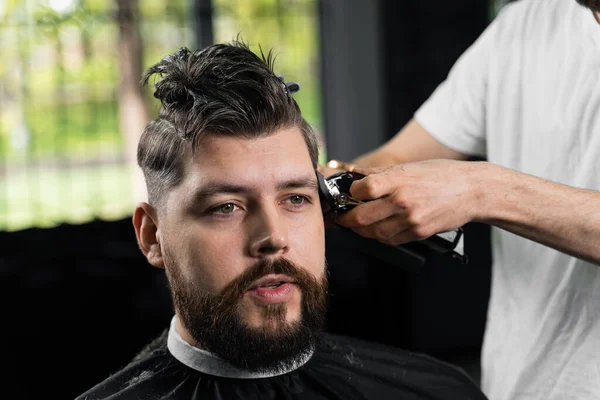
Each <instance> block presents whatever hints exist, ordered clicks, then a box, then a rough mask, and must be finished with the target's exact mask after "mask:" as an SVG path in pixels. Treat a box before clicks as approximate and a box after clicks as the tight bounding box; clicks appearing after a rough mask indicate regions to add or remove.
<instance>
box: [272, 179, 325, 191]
mask: <svg viewBox="0 0 600 400" xmlns="http://www.w3.org/2000/svg"><path fill="white" fill-rule="evenodd" d="M284 189H313V190H318V189H319V184H318V182H317V179H316V177H315V178H300V179H291V180H289V181H284V182H281V183H279V184H278V185H277V190H284Z"/></svg>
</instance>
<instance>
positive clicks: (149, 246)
mask: <svg viewBox="0 0 600 400" xmlns="http://www.w3.org/2000/svg"><path fill="white" fill-rule="evenodd" d="M133 226H134V228H135V236H136V237H137V241H138V245H139V246H140V250H141V251H142V253H144V255H145V256H146V259H147V260H148V262H149V263H150V264H152V265H154V266H155V267H158V268H164V267H165V263H164V259H163V252H162V247H161V243H160V240H159V238H158V218H157V214H156V210H155V209H154V207H152V206H151V205H150V204H148V203H144V202H142V203H139V204H138V205H137V206H136V207H135V211H134V212H133Z"/></svg>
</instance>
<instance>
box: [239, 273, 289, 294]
mask: <svg viewBox="0 0 600 400" xmlns="http://www.w3.org/2000/svg"><path fill="white" fill-rule="evenodd" d="M283 283H294V280H293V279H292V278H291V277H289V276H288V275H283V274H278V275H273V274H271V275H266V276H263V277H262V278H260V279H258V280H256V281H254V282H253V283H252V284H251V285H250V287H249V288H248V291H250V290H256V289H258V288H260V287H268V286H279V285H281V284H283Z"/></svg>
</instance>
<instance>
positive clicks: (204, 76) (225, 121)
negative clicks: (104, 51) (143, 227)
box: [137, 40, 319, 205]
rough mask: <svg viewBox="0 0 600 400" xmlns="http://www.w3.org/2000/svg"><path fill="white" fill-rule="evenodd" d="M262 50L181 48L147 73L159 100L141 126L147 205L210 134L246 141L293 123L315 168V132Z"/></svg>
mask: <svg viewBox="0 0 600 400" xmlns="http://www.w3.org/2000/svg"><path fill="white" fill-rule="evenodd" d="M260 53H261V55H260V57H259V56H258V55H256V54H254V53H253V52H252V51H251V50H250V49H249V47H248V45H247V44H245V43H243V42H241V41H239V40H235V41H233V42H232V43H230V44H215V45H212V46H209V47H207V48H205V49H203V50H197V51H194V52H191V51H190V50H188V49H187V48H181V49H180V50H179V51H177V52H175V53H173V54H169V55H167V56H166V57H164V58H163V59H162V60H161V61H160V62H158V63H157V64H155V65H153V66H152V67H150V68H149V69H148V70H147V71H146V72H145V74H144V77H143V78H142V85H145V84H146V83H147V82H148V80H149V79H150V78H151V77H152V76H153V75H159V76H160V78H159V79H158V80H157V81H156V82H155V85H154V86H155V89H156V90H155V91H154V97H155V98H157V99H159V100H160V102H161V107H160V110H159V113H158V118H156V119H155V120H153V121H151V122H150V123H149V124H148V125H147V126H146V128H145V129H144V132H143V133H142V136H141V138H140V142H139V145H138V150H137V162H138V165H139V166H140V167H141V169H142V171H143V172H144V176H145V179H146V186H147V189H148V201H149V202H150V204H155V205H156V204H158V203H160V202H161V200H162V198H163V196H164V195H165V194H166V192H167V191H168V190H169V189H171V188H173V187H175V186H177V185H178V184H179V183H180V182H181V181H182V178H183V173H184V165H185V163H184V158H185V157H186V156H189V154H192V155H193V154H194V152H195V150H196V148H197V146H198V145H199V143H200V142H201V140H202V139H203V138H205V137H206V136H207V135H210V136H227V137H240V138H247V139H251V138H259V137H264V136H269V135H272V134H274V133H275V132H277V131H278V130H280V129H285V128H290V127H298V128H299V129H300V131H301V132H302V135H303V136H304V141H305V142H306V146H307V147H308V152H309V154H310V158H311V161H312V163H313V167H314V168H315V169H316V168H317V163H318V156H319V149H318V141H317V138H316V136H315V133H314V131H313V130H312V128H311V127H310V125H308V123H307V122H306V121H305V120H304V119H303V117H302V114H301V112H300V108H299V107H298V104H297V103H296V101H295V100H294V99H293V98H292V96H291V92H290V90H289V88H288V87H287V85H286V84H285V82H284V81H283V79H281V78H280V77H278V76H277V75H275V73H274V71H273V64H274V57H273V55H272V52H271V51H269V53H268V54H267V56H265V55H264V53H263V52H262V49H261V51H260Z"/></svg>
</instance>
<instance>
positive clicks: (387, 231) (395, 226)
mask: <svg viewBox="0 0 600 400" xmlns="http://www.w3.org/2000/svg"><path fill="white" fill-rule="evenodd" d="M407 229H410V225H408V224H407V223H406V222H405V218H404V217H403V216H400V215H394V216H392V217H389V218H386V219H384V220H381V221H378V222H376V223H374V224H371V225H369V226H365V227H356V228H352V230H353V231H354V232H356V233H357V234H359V235H360V236H363V237H366V238H371V239H377V240H379V241H381V242H383V243H387V242H388V240H390V239H391V238H393V237H395V236H397V235H398V234H400V233H401V232H404V231H406V230H407Z"/></svg>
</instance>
